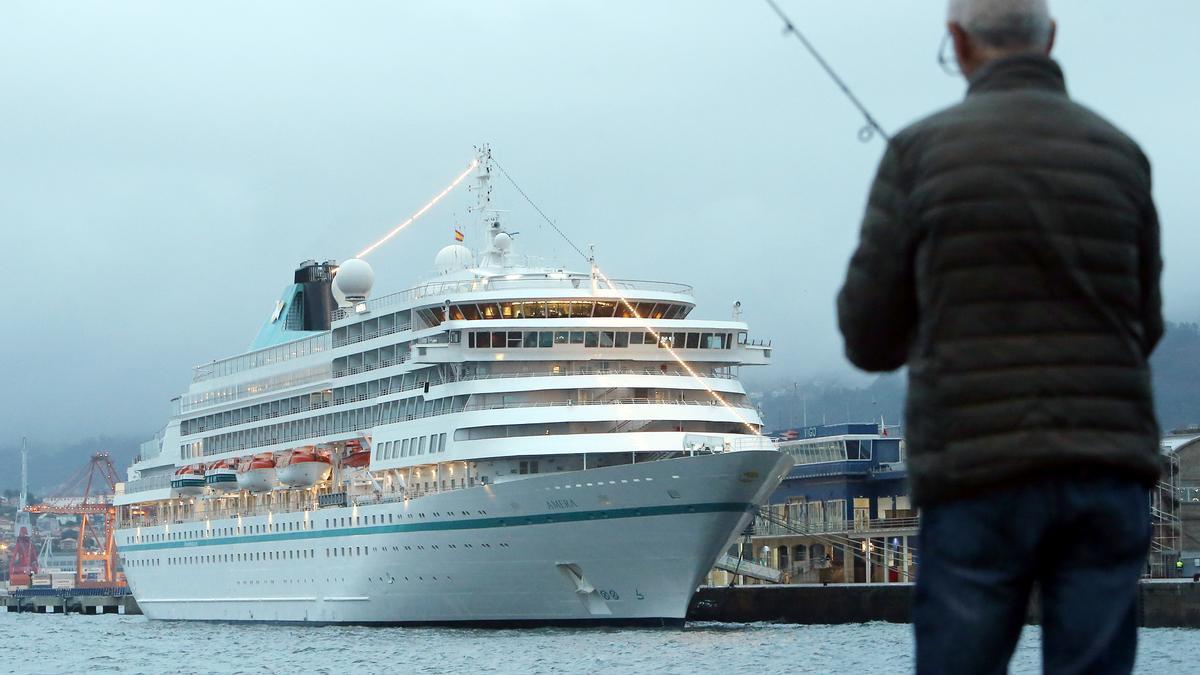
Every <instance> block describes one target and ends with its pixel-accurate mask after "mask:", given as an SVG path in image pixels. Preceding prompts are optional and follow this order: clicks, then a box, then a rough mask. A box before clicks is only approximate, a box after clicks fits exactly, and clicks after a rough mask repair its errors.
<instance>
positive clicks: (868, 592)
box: [688, 580, 1200, 628]
mask: <svg viewBox="0 0 1200 675" xmlns="http://www.w3.org/2000/svg"><path fill="white" fill-rule="evenodd" d="M912 593H913V585H912V584H904V583H893V584H829V585H817V584H798V585H783V586H769V585H762V586H731V587H724V586H722V587H717V586H705V587H702V588H701V589H700V590H699V592H697V593H696V595H695V597H693V598H692V604H691V607H689V608H688V620H689V621H724V622H739V623H746V622H755V621H773V622H780V623H803V624H838V623H865V622H867V621H887V622H891V623H908V622H909V613H908V609H909V605H910V604H911V602H912ZM1039 614H1040V610H1039V608H1038V598H1037V594H1036V593H1034V597H1033V601H1032V602H1031V603H1030V607H1029V617H1028V621H1029V623H1032V624H1036V623H1037V622H1038V615H1039ZM1138 621H1139V624H1140V625H1141V626H1143V627H1146V628H1167V627H1173V628H1200V583H1195V582H1193V581H1191V580H1187V581H1182V580H1180V581H1176V580H1169V581H1157V580H1156V581H1149V582H1145V583H1142V584H1140V586H1139V589H1138Z"/></svg>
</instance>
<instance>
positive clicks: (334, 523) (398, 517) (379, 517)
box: [125, 509, 487, 544]
mask: <svg viewBox="0 0 1200 675" xmlns="http://www.w3.org/2000/svg"><path fill="white" fill-rule="evenodd" d="M430 513H431V514H432V515H433V517H434V518H441V517H442V515H443V513H442V512H441V511H431V512H430ZM445 515H446V516H447V517H450V518H453V517H456V516H460V515H462V516H468V517H470V516H486V515H487V510H486V509H480V510H476V511H475V512H474V513H472V512H470V511H458V512H457V513H456V512H454V511H446V512H445ZM405 516H407V518H408V520H413V519H414V517H415V518H416V519H421V518H425V513H424V512H421V513H416V514H412V513H408V514H403V513H401V514H396V513H375V514H370V515H362V516H344V517H341V518H325V519H324V521H325V528H326V529H328V528H333V527H358V526H363V525H389V524H394V523H397V522H402V521H404V519H405ZM313 529H316V521H315V520H292V521H283V522H279V523H261V524H254V525H242V526H240V527H238V526H230V527H212V528H206V529H196V530H181V531H179V532H162V533H154V534H143V535H130V536H129V537H126V539H125V543H127V544H139V543H154V542H161V541H184V540H191V539H208V538H212V537H232V536H238V535H247V534H272V533H278V532H298V531H301V530H313Z"/></svg>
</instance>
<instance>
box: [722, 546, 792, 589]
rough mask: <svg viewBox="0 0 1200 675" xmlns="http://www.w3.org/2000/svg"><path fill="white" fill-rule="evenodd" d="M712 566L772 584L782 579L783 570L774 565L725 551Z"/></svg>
mask: <svg viewBox="0 0 1200 675" xmlns="http://www.w3.org/2000/svg"><path fill="white" fill-rule="evenodd" d="M713 567H716V568H717V569H719V570H725V571H726V572H729V573H731V574H740V575H742V576H747V577H753V578H755V579H759V580H761V581H769V582H771V583H773V584H777V583H779V582H780V581H782V580H783V572H782V571H780V570H777V569H775V568H774V567H768V566H766V565H760V564H759V563H756V562H754V561H753V560H746V559H745V558H738V557H737V556H732V555H729V554H728V553H725V554H723V555H722V556H721V557H720V558H718V559H717V564H716V565H713Z"/></svg>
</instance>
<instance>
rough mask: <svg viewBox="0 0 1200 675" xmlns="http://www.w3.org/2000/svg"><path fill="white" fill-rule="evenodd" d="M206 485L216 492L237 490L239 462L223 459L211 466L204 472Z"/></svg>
mask: <svg viewBox="0 0 1200 675" xmlns="http://www.w3.org/2000/svg"><path fill="white" fill-rule="evenodd" d="M204 484H205V485H207V486H208V487H210V488H212V489H213V490H214V491H216V492H228V491H230V490H235V489H237V460H236V459H222V460H220V461H216V462H213V463H212V464H209V465H208V469H207V470H206V471H205V472H204Z"/></svg>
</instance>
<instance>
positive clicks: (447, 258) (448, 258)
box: [433, 244, 475, 274]
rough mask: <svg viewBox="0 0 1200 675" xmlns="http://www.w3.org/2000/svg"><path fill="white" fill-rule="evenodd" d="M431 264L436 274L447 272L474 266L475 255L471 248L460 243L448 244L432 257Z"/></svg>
mask: <svg viewBox="0 0 1200 675" xmlns="http://www.w3.org/2000/svg"><path fill="white" fill-rule="evenodd" d="M433 266H434V268H436V269H437V271H438V274H449V273H450V272H453V271H455V270H461V269H467V268H469V267H474V266H475V256H474V255H473V254H472V253H471V249H469V248H467V247H466V246H463V245H462V244H450V245H449V246H447V247H445V248H443V249H442V250H440V251H438V253H437V257H435V258H434V259H433Z"/></svg>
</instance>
